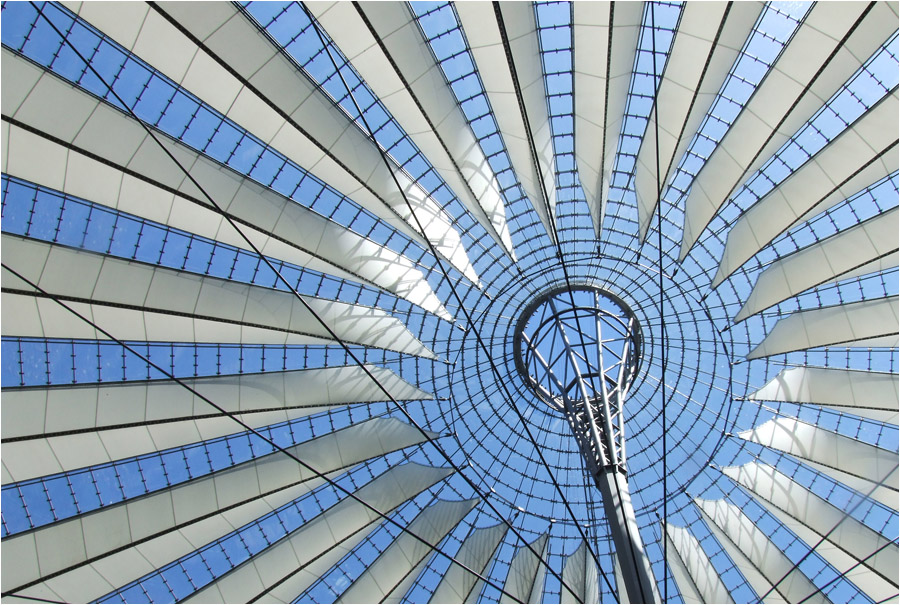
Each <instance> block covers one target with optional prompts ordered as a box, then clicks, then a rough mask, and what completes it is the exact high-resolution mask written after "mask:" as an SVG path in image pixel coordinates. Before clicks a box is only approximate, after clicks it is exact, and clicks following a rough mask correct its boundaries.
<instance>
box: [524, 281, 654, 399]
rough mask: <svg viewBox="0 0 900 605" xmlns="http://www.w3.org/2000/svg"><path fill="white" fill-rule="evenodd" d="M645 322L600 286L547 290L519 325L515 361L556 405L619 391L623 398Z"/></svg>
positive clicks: (537, 390)
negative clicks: (642, 324)
mask: <svg viewBox="0 0 900 605" xmlns="http://www.w3.org/2000/svg"><path fill="white" fill-rule="evenodd" d="M641 343H642V338H641V328H640V325H639V323H638V321H637V319H636V318H635V316H634V313H632V311H631V309H629V308H628V306H627V305H625V303H624V302H622V300H621V299H620V298H619V297H617V296H615V295H614V294H611V293H610V292H607V291H605V290H602V289H600V288H597V287H594V286H590V285H577V286H573V287H572V288H571V289H570V288H568V287H565V286H563V287H557V288H554V289H552V290H549V291H547V292H545V293H543V294H542V295H540V296H539V297H538V298H537V299H535V300H534V301H533V302H532V303H531V304H529V305H528V306H527V307H526V308H525V310H524V311H523V313H522V315H521V317H520V318H519V321H518V324H517V326H516V335H515V344H514V351H515V359H516V367H517V369H518V370H519V372H520V373H521V374H522V376H523V377H524V378H525V382H526V383H527V384H528V385H529V386H530V387H531V389H532V390H533V391H534V392H535V393H536V394H537V396H538V397H539V398H540V399H541V400H542V401H544V402H545V403H547V404H548V405H550V406H551V407H553V408H555V409H559V410H562V409H564V408H565V405H566V401H567V400H569V401H584V400H588V401H591V400H593V399H596V398H599V397H602V396H603V395H604V393H609V392H612V391H615V392H616V393H618V397H619V398H620V400H621V401H624V399H625V397H624V395H625V394H626V393H627V391H628V389H629V387H630V385H631V383H632V382H633V380H634V378H635V376H636V375H637V372H638V369H639V366H640V360H641Z"/></svg>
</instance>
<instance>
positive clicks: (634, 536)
mask: <svg viewBox="0 0 900 605" xmlns="http://www.w3.org/2000/svg"><path fill="white" fill-rule="evenodd" d="M516 349H517V352H518V354H517V356H516V359H517V363H519V364H520V370H521V371H522V373H523V374H524V375H525V376H526V378H527V380H528V382H529V384H530V386H531V387H532V388H533V389H534V390H535V392H536V393H537V394H538V396H539V397H540V398H541V399H542V400H543V401H544V402H546V403H547V404H549V405H550V406H551V407H553V408H555V409H557V410H559V411H560V412H561V413H562V414H563V415H564V416H565V418H566V420H567V422H568V423H569V427H570V428H571V430H572V434H573V435H574V437H575V442H576V443H577V444H578V448H579V450H580V452H581V455H582V457H583V458H584V461H585V464H586V466H587V469H588V471H589V473H590V475H591V477H592V478H593V480H594V483H595V485H596V486H597V488H598V489H599V490H600V495H601V498H602V500H603V508H604V511H605V513H606V519H607V521H608V523H609V529H610V533H611V534H612V538H613V542H614V544H615V550H616V557H617V559H618V563H619V569H620V570H621V574H622V578H623V580H622V581H623V583H624V586H620V587H619V591H620V599H623V600H624V596H625V594H627V597H628V599H627V600H628V602H631V603H659V602H660V596H659V591H658V589H657V586H656V581H655V579H654V577H653V572H652V570H651V568H650V562H649V560H648V559H647V556H646V553H645V552H644V545H643V542H642V541H641V536H640V532H639V531H638V526H637V521H636V520H635V514H634V507H633V505H632V503H631V494H630V492H629V489H628V480H627V476H628V473H627V467H626V453H625V422H624V416H623V409H624V405H625V400H626V398H627V395H628V391H629V388H630V387H631V384H632V382H633V380H634V378H635V376H636V374H637V371H638V366H639V364H640V354H641V332H640V326H639V325H638V322H637V320H636V319H635V317H634V315H633V313H631V311H630V310H629V309H628V307H627V306H626V305H625V304H624V303H623V302H622V301H621V300H620V299H619V298H617V297H615V296H613V295H611V294H609V293H608V292H605V291H603V290H600V289H597V288H593V287H588V286H579V287H576V288H573V289H572V290H569V289H566V288H561V289H557V290H553V291H551V292H549V293H547V294H545V295H543V296H541V297H540V298H539V299H538V300H536V301H535V302H534V303H532V304H531V305H530V306H529V307H528V308H527V309H526V311H525V313H524V314H523V322H520V325H519V329H518V338H517V342H516ZM623 590H624V591H625V594H621V592H622V591H623Z"/></svg>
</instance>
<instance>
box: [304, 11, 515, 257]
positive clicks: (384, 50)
mask: <svg viewBox="0 0 900 605" xmlns="http://www.w3.org/2000/svg"><path fill="white" fill-rule="evenodd" d="M309 8H310V10H311V11H312V12H313V13H314V14H315V15H316V18H317V19H318V20H320V21H321V22H322V24H323V26H324V27H325V29H326V30H327V31H328V33H329V36H330V37H331V38H332V40H334V41H335V43H336V44H337V45H338V46H339V47H340V48H341V49H342V50H343V52H344V54H345V55H346V56H347V58H348V59H349V60H350V62H351V63H352V64H353V66H354V67H355V68H356V70H357V71H358V72H359V74H360V75H361V76H362V78H363V79H364V80H365V81H366V82H367V83H368V84H369V86H371V87H372V90H373V91H374V92H375V94H377V95H378V97H379V98H380V99H381V101H382V102H383V103H384V105H385V107H387V109H388V111H390V113H391V115H393V116H394V117H395V118H396V119H397V121H398V122H399V123H400V125H401V126H402V127H403V129H404V130H405V131H406V133H407V134H408V135H409V136H410V138H411V139H412V140H413V142H414V143H415V144H416V146H417V147H418V148H419V149H421V150H422V152H423V153H424V154H425V155H426V156H427V157H428V158H429V160H430V161H431V164H432V166H434V167H435V169H436V170H437V171H438V173H440V175H441V177H442V178H443V179H444V181H446V182H447V184H448V185H449V186H450V188H451V189H452V190H453V192H454V193H455V194H456V195H457V198H459V200H460V202H462V203H463V205H465V206H466V208H468V209H469V211H470V212H472V215H473V216H475V218H477V219H478V221H479V222H480V223H481V224H482V225H483V226H484V227H485V229H487V231H488V233H490V234H491V236H492V237H493V238H494V240H495V241H497V243H499V244H500V245H502V246H503V249H504V250H506V251H507V253H509V254H510V255H512V256H513V258H515V255H514V253H513V246H512V239H511V238H510V234H509V227H508V226H507V220H506V210H505V208H504V203H503V198H502V196H501V195H500V190H499V186H498V184H497V181H496V178H495V176H494V173H493V170H491V167H490V166H489V165H488V161H487V158H486V157H485V156H484V153H483V152H482V150H481V147H480V146H479V145H478V142H477V140H476V139H475V135H474V134H473V133H472V130H471V129H470V128H469V126H468V124H467V123H466V120H465V116H464V115H463V113H462V110H461V109H460V108H459V106H458V105H457V103H456V99H455V98H454V96H453V91H451V90H450V88H449V87H448V86H447V81H446V79H445V78H444V75H443V73H442V72H441V68H440V66H439V65H438V64H437V63H436V62H435V60H434V55H433V54H432V52H431V49H430V48H429V47H428V42H427V41H426V40H425V38H424V37H423V36H422V32H421V30H419V28H418V25H417V24H416V22H415V19H414V17H413V15H412V13H411V12H410V10H409V9H408V8H407V7H406V6H404V5H403V4H402V3H390V2H381V3H372V4H363V5H349V4H343V3H335V4H332V5H328V4H327V3H311V4H310V6H309Z"/></svg>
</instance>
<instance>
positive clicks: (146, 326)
mask: <svg viewBox="0 0 900 605" xmlns="http://www.w3.org/2000/svg"><path fill="white" fill-rule="evenodd" d="M2 244H3V253H4V255H6V254H8V255H9V256H7V258H14V259H15V261H13V262H11V263H8V266H9V267H10V268H11V269H12V270H14V271H16V272H17V273H19V274H20V275H22V276H23V277H24V278H25V279H27V280H29V281H30V282H31V283H34V284H35V285H36V286H37V287H39V288H41V289H42V290H43V291H45V292H47V293H48V294H51V295H54V296H58V297H62V298H64V299H66V300H68V301H71V302H73V303H75V304H79V305H82V306H84V304H85V303H84V302H82V301H89V302H90V304H91V306H92V307H97V306H102V307H103V313H101V316H100V317H96V316H95V317H94V321H95V323H98V325H99V326H100V327H101V328H103V329H104V330H106V331H107V332H109V333H110V334H112V335H113V336H114V337H116V338H120V339H122V340H148V341H153V340H155V341H164V342H165V341H172V342H184V341H188V342H191V341H193V342H222V343H224V342H253V340H252V331H253V330H261V331H264V332H278V333H280V334H282V335H283V336H282V337H281V338H282V339H286V338H287V337H288V336H289V335H293V334H296V335H302V336H307V337H310V336H311V337H314V338H316V339H324V340H331V339H332V337H331V335H330V334H329V331H328V330H326V329H325V328H324V327H323V326H322V324H321V323H319V321H318V320H317V319H316V318H315V317H314V316H313V313H312V312H311V311H309V310H307V308H306V307H305V306H304V305H303V304H302V303H301V301H300V300H298V298H297V296H295V295H294V294H293V293H291V292H284V291H278V290H272V289H269V288H263V287H260V286H251V285H248V284H244V283H238V282H233V281H229V280H224V279H219V278H214V277H205V276H201V275H197V274H193V273H187V272H182V271H176V270H174V269H168V268H164V267H157V266H153V265H148V264H144V263H140V262H136V261H127V260H123V259H118V258H113V257H106V256H103V255H101V254H96V253H93V252H87V251H79V250H75V249H72V248H67V247H64V246H60V245H56V244H48V243H45V242H40V241H37V240H30V239H24V238H20V237H17V236H13V235H9V234H4V235H3V238H2ZM3 283H4V286H5V287H6V288H11V289H13V290H15V292H16V293H15V294H12V293H9V297H10V298H12V297H13V296H19V297H20V298H21V295H27V294H28V293H32V292H35V290H34V289H33V288H32V287H31V286H29V285H28V284H27V283H26V282H24V281H22V280H19V279H18V278H16V277H15V276H14V275H13V274H12V273H10V272H8V271H6V270H4V273H3ZM4 298H7V293H4ZM303 300H304V301H306V302H307V304H308V305H309V307H310V308H311V309H312V311H313V312H315V313H316V314H318V316H319V317H320V318H322V320H323V321H324V322H325V325H327V326H328V327H329V328H330V329H331V330H333V331H334V333H335V334H336V336H337V338H340V339H341V340H344V341H346V342H350V343H356V344H362V345H366V346H374V347H377V348H383V349H387V350H394V351H400V352H404V353H408V354H412V355H425V356H427V357H430V358H432V359H433V358H434V354H433V353H431V352H430V351H428V350H427V349H425V347H424V346H423V345H422V344H421V343H420V342H419V341H418V340H416V338H415V337H414V336H413V335H412V334H411V333H410V332H409V330H407V329H406V328H405V327H404V325H403V324H402V323H401V322H400V321H399V320H397V319H395V318H393V317H391V316H390V315H389V314H387V313H385V312H383V311H379V310H377V309H374V308H371V307H362V306H358V305H350V304H346V303H338V302H334V301H330V300H325V299H319V298H313V297H303ZM38 302H43V303H50V305H44V307H47V306H49V307H50V308H54V310H55V311H56V313H57V317H55V319H61V320H62V325H61V326H59V328H58V329H54V328H57V326H56V325H55V324H49V325H48V323H47V319H46V318H45V317H44V315H43V311H44V309H43V308H37V307H34V308H32V309H31V310H30V312H29V311H26V309H25V308H22V309H19V310H20V311H21V312H22V315H21V316H19V318H18V319H19V321H15V322H9V321H4V323H3V334H4V336H38V337H58V338H78V337H79V336H80V335H81V334H83V333H85V328H84V326H82V325H79V324H81V323H83V322H81V321H80V320H76V318H74V316H72V315H71V314H69V313H68V312H67V311H65V310H64V309H62V307H60V306H59V305H56V303H54V302H53V301H52V300H50V299H39V301H38ZM54 305H55V307H54ZM40 306H41V305H39V307H40ZM60 310H61V311H62V313H63V315H62V316H61V317H60V316H59V311H60ZM145 312H148V313H152V314H156V315H169V316H173V319H172V320H171V321H172V323H170V324H169V325H168V326H165V327H168V328H171V327H173V326H174V323H175V322H178V321H180V322H182V323H184V322H190V321H191V320H193V319H198V320H204V321H205V323H206V324H207V326H204V327H205V328H206V329H208V330H211V332H206V333H203V332H199V333H194V338H190V334H191V333H192V331H185V332H182V333H181V334H180V336H174V335H173V337H171V338H164V337H159V336H157V337H154V335H153V334H151V332H152V330H151V324H150V323H149V322H147V323H144V322H140V321H139V320H138V319H137V318H139V317H141V314H142V313H145ZM101 319H102V321H101ZM66 320H68V321H66ZM135 322H137V323H135ZM68 324H73V325H72V326H71V327H72V328H74V329H75V331H76V332H77V334H73V333H72V330H71V329H69V325H68ZM85 325H86V324H85ZM165 327H164V329H165ZM242 328H248V329H249V330H250V331H248V332H243V331H242ZM90 332H93V329H92V328H91V329H90ZM245 334H246V336H245ZM248 336H249V338H247V337H248ZM93 337H94V338H101V339H106V338H108V337H107V336H104V335H102V334H100V333H97V334H96V335H95V336H93ZM186 337H187V338H186Z"/></svg>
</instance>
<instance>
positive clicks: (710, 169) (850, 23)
mask: <svg viewBox="0 0 900 605" xmlns="http://www.w3.org/2000/svg"><path fill="white" fill-rule="evenodd" d="M896 11H897V9H896V5H892V4H891V3H888V2H878V3H875V4H856V3H833V2H822V3H819V4H816V5H814V6H813V7H812V9H810V12H809V14H808V15H807V16H806V19H804V21H803V23H802V24H801V25H800V27H799V28H798V30H797V31H796V33H795V34H794V36H793V38H791V40H790V42H789V43H788V45H787V46H786V47H785V49H784V51H783V52H782V53H781V55H780V56H779V58H778V60H777V61H776V62H775V64H774V65H773V66H772V69H771V70H770V71H769V72H768V74H767V75H766V77H765V79H764V80H763V81H762V83H761V84H760V85H759V87H758V88H757V89H756V91H755V92H754V94H753V96H752V97H751V98H750V101H749V102H748V103H747V105H746V106H745V107H744V109H743V111H742V112H741V113H740V115H739V116H738V118H737V119H736V120H735V121H734V123H733V124H732V125H731V127H730V128H729V129H728V132H727V133H726V135H725V137H724V138H723V139H722V142H721V143H720V144H719V145H718V146H717V147H716V148H715V151H714V152H713V153H712V155H711V156H710V158H709V159H708V160H707V162H706V164H705V165H704V166H703V169H702V170H701V171H700V173H699V174H698V175H697V178H696V179H694V182H693V185H692V187H691V192H690V194H689V195H688V198H687V200H686V201H685V220H684V237H683V240H682V245H681V254H680V256H679V258H680V259H682V260H683V259H684V257H685V256H687V253H688V251H689V250H690V249H691V247H692V246H693V244H694V242H696V241H697V238H699V237H700V234H701V233H702V231H703V230H704V229H705V228H706V225H707V224H708V223H709V221H710V219H711V218H712V217H713V216H714V215H715V213H716V212H717V211H718V209H719V208H720V207H721V206H722V205H723V204H724V203H725V202H726V201H727V200H728V198H729V197H730V196H731V194H732V193H733V192H734V190H735V189H736V188H737V187H738V186H739V185H740V184H741V182H742V181H743V179H744V178H745V177H746V176H748V175H750V174H753V172H754V171H756V170H757V169H758V168H759V167H761V166H762V165H763V163H764V162H766V161H767V160H768V159H769V158H770V157H771V156H772V154H774V153H775V152H776V151H777V150H778V149H779V148H780V147H781V146H782V145H783V144H784V143H785V142H786V141H787V140H788V139H789V138H790V137H791V136H792V135H793V134H794V133H796V132H797V130H799V129H800V127H801V126H802V125H803V124H804V123H805V122H806V121H807V120H809V118H811V117H812V116H813V114H815V113H816V111H818V110H819V108H820V107H821V106H822V105H823V104H824V103H825V102H826V101H827V100H828V99H829V98H831V96H832V95H834V93H835V92H837V91H838V90H839V89H840V87H841V85H842V84H844V83H845V82H846V81H847V80H848V79H849V78H850V76H852V75H853V74H854V73H855V72H856V71H857V70H858V69H859V68H860V67H861V66H862V65H863V63H865V62H866V60H868V59H869V57H871V56H872V54H873V53H874V52H875V51H877V50H878V47H879V46H881V45H882V44H883V43H884V41H885V40H886V39H887V38H888V36H890V35H891V34H892V33H893V32H894V30H896V29H897V23H896V21H897V12H896Z"/></svg>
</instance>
